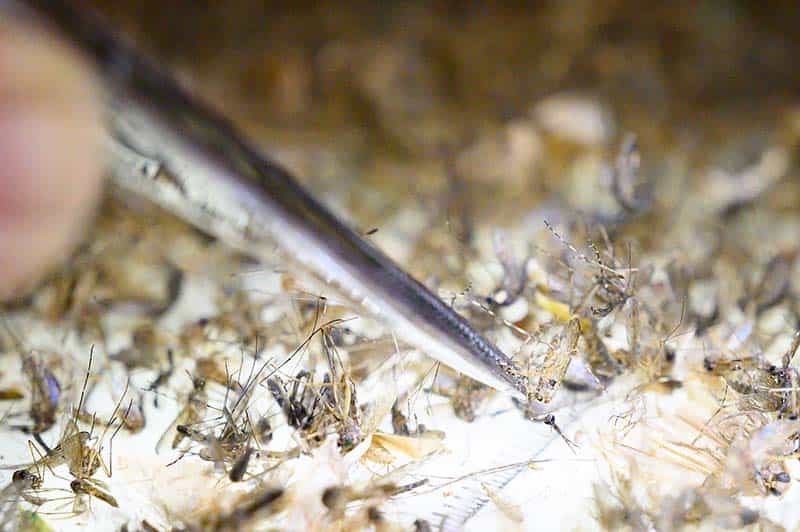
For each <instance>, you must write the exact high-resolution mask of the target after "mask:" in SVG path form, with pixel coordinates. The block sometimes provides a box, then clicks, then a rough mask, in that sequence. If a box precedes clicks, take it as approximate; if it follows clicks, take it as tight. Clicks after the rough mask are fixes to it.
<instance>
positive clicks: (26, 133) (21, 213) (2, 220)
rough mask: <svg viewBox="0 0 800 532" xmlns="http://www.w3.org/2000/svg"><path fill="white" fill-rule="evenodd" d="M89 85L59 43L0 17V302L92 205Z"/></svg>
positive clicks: (96, 132) (72, 236)
mask: <svg viewBox="0 0 800 532" xmlns="http://www.w3.org/2000/svg"><path fill="white" fill-rule="evenodd" d="M0 15H2V13H0ZM6 18H7V17H6ZM93 81H94V79H93V77H92V75H91V73H90V71H89V69H88V67H87V66H86V65H85V64H83V63H82V62H81V61H80V60H79V58H78V57H77V56H76V54H75V53H74V52H73V51H72V50H71V49H69V48H68V46H66V45H65V44H64V43H62V42H61V41H59V40H57V39H56V38H55V37H53V36H51V35H47V34H46V33H45V32H44V31H43V30H41V29H38V28H33V27H30V26H28V25H27V24H20V23H19V21H13V20H4V19H3V18H2V17H0V300H1V299H7V298H11V297H16V296H19V295H22V294H23V293H24V292H25V291H26V290H28V289H30V288H31V287H32V286H33V285H34V284H35V283H36V282H37V281H38V280H39V279H40V278H41V277H42V275H44V274H45V273H46V272H47V271H48V270H49V269H50V268H52V267H53V266H54V265H56V264H57V263H58V262H59V261H63V260H65V259H66V258H67V257H68V256H69V253H70V251H71V247H72V246H73V245H74V244H75V242H76V240H77V239H78V238H79V236H80V234H81V229H82V227H83V225H84V223H85V222H86V221H87V220H88V218H89V216H90V214H91V212H92V210H93V207H94V205H95V203H96V200H97V197H98V195H99V190H100V177H101V171H102V166H101V165H102V159H101V151H100V139H101V137H100V131H101V129H100V115H99V109H98V107H99V105H98V102H99V93H98V91H97V90H96V86H95V84H94V83H93Z"/></svg>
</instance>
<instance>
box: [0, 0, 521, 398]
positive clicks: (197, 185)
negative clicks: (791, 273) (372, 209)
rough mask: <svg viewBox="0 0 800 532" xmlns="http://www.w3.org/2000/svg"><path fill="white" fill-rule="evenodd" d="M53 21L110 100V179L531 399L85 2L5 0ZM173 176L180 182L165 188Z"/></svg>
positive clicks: (438, 304)
mask: <svg viewBox="0 0 800 532" xmlns="http://www.w3.org/2000/svg"><path fill="white" fill-rule="evenodd" d="M4 4H5V5H6V6H7V7H11V8H12V10H13V11H17V12H19V13H20V14H21V15H32V16H33V17H34V18H35V19H39V20H40V21H41V22H42V23H44V24H46V25H49V26H50V28H51V29H52V30H55V31H57V32H58V33H60V34H61V35H62V36H63V37H65V38H66V40H67V41H69V42H71V43H72V44H73V45H74V46H75V47H76V48H77V49H78V50H79V51H80V52H82V53H83V55H85V56H86V57H87V58H88V59H89V60H90V62H91V63H92V64H93V65H94V67H95V68H96V70H97V72H98V74H99V77H100V79H101V80H102V82H103V84H104V86H105V88H106V92H107V99H108V102H107V103H108V105H107V108H108V116H107V126H108V131H109V134H110V135H109V136H110V139H111V140H110V152H111V155H112V159H113V162H112V164H111V170H112V171H111V173H112V177H113V179H114V180H115V181H116V182H117V183H118V184H120V185H121V186H122V187H124V188H125V189H126V190H132V191H134V192H136V193H137V194H141V195H144V196H146V197H147V198H149V199H152V200H154V201H156V202H157V203H159V204H161V205H162V206H164V207H165V208H167V209H169V210H170V211H172V212H175V213H176V214H178V215H179V216H181V217H183V218H185V219H186V220H187V221H188V222H189V223H191V224H193V225H195V226H198V227H200V228H201V229H203V230H206V231H208V232H209V233H211V234H213V235H214V236H216V237H218V238H220V239H222V240H223V241H225V242H226V243H230V244H232V245H235V246H236V247H239V248H241V247H244V248H245V249H246V250H247V251H248V252H249V253H250V254H252V255H254V256H258V257H259V258H266V256H267V253H272V251H271V250H270V248H269V246H267V245H266V244H265V243H264V242H265V241H266V240H267V239H271V241H272V242H274V243H275V244H277V246H278V247H279V248H280V249H281V250H282V251H283V252H284V253H285V254H286V255H288V256H289V257H290V258H291V259H292V260H294V261H296V262H297V263H298V264H299V265H301V266H302V267H303V268H304V269H306V270H307V271H308V272H310V273H311V274H312V275H314V276H315V277H316V278H317V279H319V280H321V281H322V282H324V283H326V284H328V285H330V286H331V287H332V288H333V289H334V290H337V291H338V293H339V294H342V295H344V296H345V297H346V298H347V299H349V300H350V301H352V302H354V303H356V304H358V305H360V306H361V307H362V308H363V309H364V310H366V311H367V312H368V313H369V314H370V315H372V316H373V317H375V318H376V319H378V320H379V321H381V322H382V323H384V324H385V325H386V326H387V327H388V328H389V329H391V330H392V331H394V333H395V334H396V335H397V337H398V338H399V339H401V340H402V341H403V342H405V343H408V344H410V345H412V346H414V347H416V348H418V349H419V350H421V351H422V352H424V353H426V354H428V355H429V356H431V357H433V358H434V359H436V360H438V361H440V362H441V363H443V364H445V365H447V366H449V367H451V368H453V369H455V370H457V371H460V372H462V373H464V374H466V375H468V376H469V377H471V378H473V379H476V380H478V381H480V382H482V383H484V384H486V385H488V386H491V387H493V388H495V389H498V390H501V391H506V392H512V393H522V394H525V393H526V388H527V386H526V384H527V380H526V379H525V377H524V376H522V375H521V374H520V372H519V370H518V369H517V367H516V366H515V364H514V363H513V361H512V360H511V359H510V358H509V357H507V356H506V355H505V354H504V353H502V352H501V351H500V350H499V349H498V348H497V347H496V346H495V345H493V344H492V343H491V342H490V341H488V340H487V339H486V338H484V337H483V336H482V335H481V334H480V333H478V332H477V331H476V330H475V329H474V328H473V327H472V326H471V325H470V324H469V323H468V322H467V320H465V319H464V318H463V317H462V316H460V315H459V314H458V313H456V312H455V311H454V310H453V309H452V308H451V307H450V306H448V305H446V304H445V303H444V302H442V301H441V300H440V299H439V298H438V297H437V296H436V295H434V294H433V293H432V292H431V291H430V290H428V289H427V288H426V287H425V286H423V285H422V284H421V283H419V282H417V281H416V280H415V279H413V278H412V277H411V276H410V275H409V274H408V273H406V272H405V271H404V270H403V269H402V268H401V267H399V266H398V265H397V264H396V263H395V262H394V261H392V260H391V259H390V258H389V257H388V256H386V255H385V254H384V253H383V252H381V251H380V250H379V249H378V248H376V247H375V246H373V245H372V244H370V243H369V242H367V241H366V240H365V239H363V238H362V237H361V236H360V235H359V234H358V233H356V232H355V231H353V230H352V229H350V228H349V227H348V226H347V225H346V224H345V223H343V222H342V221H341V220H339V219H338V218H337V217H336V216H335V215H334V214H333V213H332V212H331V211H330V210H329V209H328V208H326V207H325V206H324V205H323V204H322V203H320V202H319V201H318V200H317V199H315V198H314V197H313V196H312V195H311V194H309V192H308V191H307V190H305V189H304V188H303V187H302V186H301V185H300V184H299V183H298V181H296V180H295V178H294V177H292V176H291V175H290V174H289V173H288V172H287V171H286V170H285V169H283V168H282V167H281V166H279V165H278V164H276V163H275V162H273V161H271V160H270V159H269V158H268V157H266V156H264V155H263V154H262V153H260V152H259V151H258V150H257V149H256V148H254V147H253V145H252V144H251V143H250V142H248V141H247V140H246V139H245V138H244V137H243V136H242V135H241V134H240V133H239V132H238V131H237V130H236V128H235V127H234V126H233V125H232V124H231V123H230V122H229V121H228V120H226V119H225V118H224V117H222V116H220V115H219V114H217V113H215V112H214V111H213V110H212V109H210V108H209V107H208V106H206V105H204V104H203V103H201V102H200V101H198V100H196V99H195V98H194V97H192V96H191V95H190V94H189V93H188V92H186V91H185V90H184V89H182V88H181V87H180V85H179V84H178V83H177V82H176V81H174V79H173V78H172V77H171V76H170V75H169V74H168V73H166V72H164V71H163V70H162V69H160V68H159V67H158V66H157V65H156V64H154V63H153V62H151V61H150V60H148V59H147V58H145V57H144V56H143V55H141V54H140V53H139V52H137V51H136V50H135V49H134V48H133V47H132V46H131V45H130V44H128V43H127V42H125V41H124V39H123V38H121V37H120V36H119V35H117V34H116V33H114V32H113V31H112V30H110V29H109V28H110V26H109V25H108V24H107V23H106V22H105V21H104V20H103V19H102V18H100V17H99V15H97V14H96V13H93V12H92V11H91V10H90V9H89V7H88V6H85V5H83V4H81V3H80V2H70V1H68V0H0V7H2V6H3V5H4ZM164 174H167V175H169V176H171V178H172V179H173V180H174V184H175V186H173V187H165V186H164V185H163V179H160V180H159V179H158V177H159V176H163V175H164Z"/></svg>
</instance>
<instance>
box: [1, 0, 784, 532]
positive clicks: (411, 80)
mask: <svg viewBox="0 0 800 532" xmlns="http://www.w3.org/2000/svg"><path fill="white" fill-rule="evenodd" d="M95 3H96V4H98V5H100V6H101V7H103V9H104V10H105V11H107V12H108V13H110V14H111V15H113V17H114V20H115V21H116V22H118V23H119V24H120V27H123V28H125V29H126V31H130V32H131V34H132V35H134V36H136V38H137V39H139V40H140V41H142V42H144V43H146V44H148V45H149V46H148V48H149V49H150V50H152V51H153V52H154V53H155V54H156V55H157V56H159V57H160V58H161V60H162V61H163V62H164V63H165V64H168V65H169V66H170V67H171V68H172V69H173V70H174V71H176V72H177V73H178V75H179V76H180V77H181V79H182V80H183V81H184V82H185V83H186V85H187V87H188V88H189V89H190V90H192V91H195V92H197V93H199V94H200V95H201V96H203V97H205V98H206V99H207V100H208V101H209V102H212V103H213V104H214V105H216V106H217V107H219V108H220V109H222V110H223V111H224V112H226V113H227V114H228V115H230V116H232V117H233V118H234V119H235V121H236V122H237V124H239V125H240V126H241V127H242V128H243V129H244V130H245V131H246V132H247V133H248V134H249V135H251V136H253V137H254V138H255V139H256V140H257V141H258V142H260V143H263V147H264V148H265V151H266V152H267V153H270V154H272V155H274V156H275V157H276V158H277V159H278V160H280V161H281V162H282V163H283V164H285V165H287V166H288V167H289V168H290V169H291V170H292V171H293V172H295V173H297V174H298V175H299V176H300V177H301V178H302V179H303V181H304V184H306V185H307V186H308V187H309V189H311V190H312V191H313V192H314V194H315V195H317V196H318V197H319V198H321V199H322V200H323V201H324V202H325V203H326V204H327V205H329V206H330V207H331V208H332V209H333V210H334V211H336V212H337V214H339V215H341V216H342V217H344V218H345V219H347V220H348V222H349V223H350V224H351V225H352V226H353V227H354V228H356V229H357V230H359V231H360V232H361V233H362V234H363V235H364V237H365V238H367V239H369V240H370V241H371V242H373V243H374V244H375V245H376V246H378V247H380V248H381V249H382V250H384V251H386V253H387V254H389V255H390V256H391V257H392V258H393V259H394V260H396V261H397V262H398V263H399V264H401V265H402V266H403V267H404V268H406V269H407V270H408V271H409V272H410V273H411V274H412V275H413V276H414V277H415V278H417V279H418V280H419V281H420V282H422V283H424V284H425V285H426V286H427V287H429V288H430V289H431V290H432V291H434V293H436V294H437V295H438V296H439V297H440V298H441V299H442V300H443V301H445V302H446V303H447V304H448V305H450V306H452V307H453V308H454V309H455V310H456V311H457V312H459V313H460V314H462V315H463V316H465V317H466V318H467V319H468V320H469V321H470V323H472V324H473V325H474V326H475V327H476V328H477V329H478V330H479V331H480V332H481V333H482V334H484V335H485V336H486V337H487V338H488V339H490V340H491V341H492V342H494V343H495V344H496V345H497V346H498V347H499V348H500V349H501V350H502V351H503V352H505V353H506V354H508V355H509V356H510V357H511V358H512V359H513V360H514V363H515V364H516V366H517V368H518V369H519V371H520V373H521V374H522V375H524V377H525V378H526V380H527V383H528V390H527V396H526V397H524V398H516V397H515V398H512V397H505V396H503V395H502V394H499V393H497V392H495V391H494V390H492V389H490V388H488V387H486V386H484V385H482V384H480V383H478V382H476V381H473V380H471V379H469V378H467V377H465V376H463V375H460V374H459V373H458V372H457V371H454V370H453V369H451V368H448V367H445V366H442V365H439V364H437V363H435V362H434V361H433V360H432V359H429V358H428V357H426V356H425V354H424V352H420V351H419V350H416V349H412V348H410V347H409V346H408V345H407V344H405V342H404V339H403V338H402V337H398V336H396V335H394V334H393V333H392V331H391V329H390V328H387V327H385V326H382V325H381V324H379V323H377V322H376V321H373V320H372V319H370V317H369V316H368V315H365V314H362V313H361V312H360V310H359V309H358V307H354V306H353V305H351V304H350V302H348V301H346V300H344V299H341V298H340V297H339V295H337V294H336V293H335V292H333V291H331V290H328V288H327V287H325V286H320V285H319V284H313V283H307V278H306V276H305V273H304V272H303V270H302V265H296V264H291V263H289V262H287V261H286V260H285V259H284V257H282V256H281V255H280V254H279V253H278V252H277V251H276V254H275V259H274V261H272V262H270V263H266V262H263V261H257V260H255V259H254V258H252V257H250V256H248V255H247V254H246V253H244V252H241V251H234V250H233V249H230V248H228V247H226V246H225V244H224V243H223V242H220V241H218V240H216V239H214V238H213V237H210V236H209V235H207V234H205V233H203V232H201V231H199V230H197V229H194V228H192V227H191V226H189V225H187V224H185V223H184V222H182V221H180V220H178V219H176V218H175V217H173V216H172V215H171V214H170V213H167V212H164V211H162V210H159V209H158V208H157V207H155V206H153V205H150V204H148V203H147V202H145V201H144V200H142V199H139V198H134V197H131V196H130V195H129V194H127V193H123V192H122V191H120V190H116V189H114V188H113V187H112V186H109V188H108V190H107V193H106V195H105V199H104V201H103V204H102V205H101V207H100V209H99V212H98V215H97V218H96V220H95V221H94V223H93V224H92V225H91V227H90V228H89V229H88V231H87V234H86V236H85V238H84V240H83V241H82V243H81V245H80V246H79V247H78V248H77V249H76V250H75V251H74V253H73V255H72V256H71V257H70V258H69V259H68V260H67V261H65V263H64V264H63V265H62V266H61V267H60V268H59V269H58V270H56V271H54V272H52V273H51V275H50V276H49V277H47V278H46V279H44V280H43V281H42V283H41V284H40V285H39V286H38V287H37V288H36V289H35V290H34V291H33V292H32V293H30V294H27V295H25V296H24V297H22V298H20V299H19V300H16V301H10V302H5V303H4V304H3V307H2V313H0V440H1V441H2V447H0V479H2V485H0V530H37V531H43V530H70V529H78V528H82V527H87V526H88V527H94V528H98V529H103V530H109V529H117V530H147V531H151V530H186V531H205V530H215V531H216V530H240V529H242V530H275V529H278V530H375V531H394V530H398V531H399V530H415V531H427V530H440V529H441V530H452V529H454V528H453V526H455V527H456V528H455V529H459V528H458V527H459V526H461V525H463V522H462V521H453V519H454V518H450V517H449V515H450V514H451V513H452V514H456V513H458V512H462V513H461V514H459V515H462V514H463V517H464V518H466V517H471V516H472V513H470V512H472V511H473V510H472V509H473V508H474V509H477V508H478V507H483V506H486V507H487V508H489V509H490V510H491V511H493V512H494V518H495V519H496V520H497V522H498V523H501V524H502V526H505V527H506V529H511V530H514V529H536V528H537V524H538V523H540V521H539V520H540V519H544V517H542V514H546V513H549V512H552V513H555V512H557V511H559V510H558V508H557V507H558V504H562V505H563V504H565V503H564V502H563V501H561V502H559V503H554V502H553V501H552V500H549V501H548V500H546V499H544V498H543V497H542V500H544V503H541V501H539V503H540V504H538V505H537V500H536V498H537V497H538V495H537V496H536V497H534V496H533V495H530V494H529V493H528V492H525V491H524V489H521V490H517V491H516V492H515V491H514V490H505V489H504V484H503V485H500V484H498V483H494V482H493V481H490V480H489V479H490V478H495V477H492V475H496V474H497V473H498V472H504V471H508V470H511V469H513V470H515V471H516V470H520V471H524V475H527V476H529V477H530V478H531V479H532V482H533V483H539V482H541V483H543V484H547V483H549V482H556V481H560V480H565V479H564V478H563V477H568V475H567V474H566V473H563V471H567V468H569V467H573V466H574V465H575V464H580V463H590V466H591V468H592V474H591V475H588V476H586V477H578V476H575V477H573V478H566V480H565V481H568V482H569V487H568V492H569V494H572V498H569V497H568V496H567V495H565V497H564V500H565V501H566V500H568V503H566V504H567V505H568V506H569V509H568V510H566V511H564V512H563V513H564V515H565V517H564V520H563V521H561V522H560V523H559V524H560V525H561V526H562V527H564V528H572V529H581V530H582V529H588V530H596V529H603V530H606V529H609V530H667V531H668V530H681V529H685V528H687V527H689V528H693V529H708V530H719V529H743V528H745V529H752V530H765V529H766V530H783V529H785V528H792V526H796V523H797V522H798V519H800V515H798V514H799V513H800V511H798V510H797V508H800V505H798V504H797V501H798V497H800V495H798V491H800V490H798V489H797V487H796V486H795V485H794V484H795V482H796V481H797V480H796V479H797V476H798V460H797V458H798V457H800V420H798V416H799V415H800V370H799V369H798V368H800V355H798V354H797V353H796V351H797V350H798V346H800V261H798V260H797V259H798V250H799V249H800V248H799V247H798V242H800V207H799V206H800V185H799V183H800V181H798V179H797V178H798V170H799V169H800V166H798V157H797V153H798V146H800V101H798V100H797V99H796V93H792V92H791V91H788V90H783V89H785V88H786V87H791V86H797V83H798V79H797V78H798V76H799V75H800V74H798V73H797V69H794V68H791V67H792V64H793V63H792V60H791V59H792V58H793V57H794V55H793V54H791V53H789V52H790V51H791V50H792V48H791V46H790V45H791V44H792V43H791V42H789V41H790V40H791V39H788V38H784V37H782V36H781V34H780V32H779V31H778V30H777V29H776V27H779V26H780V25H781V20H779V19H780V17H773V16H771V15H769V14H765V13H763V12H761V11H759V9H758V8H756V7H750V8H745V7H743V6H739V4H736V5H733V4H731V5H730V6H727V7H725V6H722V5H716V4H714V5H711V4H709V5H707V6H706V7H705V8H704V10H703V11H702V16H687V15H686V13H687V10H688V9H689V8H688V7H687V6H690V5H691V4H692V2H678V3H676V4H675V5H674V6H672V7H671V8H670V9H668V10H666V11H664V10H662V9H655V8H654V9H653V10H652V12H651V11H650V10H647V11H648V12H647V13H642V10H641V9H640V7H639V5H638V4H634V3H633V2H610V3H607V2H576V3H553V4H552V5H549V4H548V5H547V6H543V7H541V8H539V10H538V11H534V12H531V13H528V12H518V11H515V10H514V9H512V8H490V7H485V6H484V7H482V8H481V9H477V8H475V7H472V8H464V11H463V12H461V11H459V13H454V12H453V8H452V6H450V7H448V6H446V5H444V4H446V3H443V4H442V5H439V4H436V3H433V4H431V5H424V6H423V5H417V4H414V3H410V4H409V5H408V6H405V7H400V6H395V8H393V10H389V11H390V12H383V11H381V8H380V7H370V8H367V7H365V6H363V5H360V4H359V3H358V2H354V3H353V5H354V6H356V8H353V9H345V8H343V9H342V11H341V12H340V13H337V14H336V16H334V15H330V14H327V15H326V14H324V13H321V12H319V11H317V10H315V9H313V8H311V7H309V8H306V9H303V10H300V11H299V12H298V13H297V14H287V13H284V12H282V11H281V12H280V13H279V15H280V16H278V15H275V16H274V17H273V16H272V15H273V14H272V13H271V12H270V13H266V12H262V11H263V9H264V8H263V7H261V8H258V9H256V8H255V7H254V6H253V5H250V4H248V3H247V2H244V1H236V2H226V3H224V6H225V7H224V13H223V12H221V11H220V10H222V9H223V8H222V7H219V8H216V7H209V6H206V7H205V8H203V9H199V8H198V9H197V10H196V11H195V12H193V13H192V14H191V15H187V14H186V13H184V12H182V11H181V9H180V8H179V7H172V5H171V4H170V6H164V5H162V4H163V2H141V3H139V4H141V6H138V7H137V8H136V9H134V8H126V7H125V6H126V5H127V4H126V3H113V4H114V5H105V4H106V3H105V2H101V1H98V2H95ZM607 4H608V5H607ZM611 4H613V5H611ZM720 4H721V3H720ZM176 5H177V4H176ZM222 5H223V4H220V6H222ZM259 5H260V4H259ZM148 6H149V7H148ZM737 6H738V7H737ZM351 7H352V6H351ZM275 9H278V8H277V7H276V8H275ZM748 9H750V10H751V11H753V12H752V13H751V12H750V11H747V10H748ZM260 10H262V11H260ZM262 16H263V17H269V18H270V20H271V21H273V24H272V25H271V26H270V27H269V31H266V30H265V29H264V28H263V27H262V26H260V25H258V24H255V23H254V22H253V21H255V20H259V17H262ZM786 20H792V19H791V17H789V16H788V15H787V18H786ZM223 21H224V23H223ZM787 23H788V22H787ZM176 27H180V28H183V31H185V32H186V35H189V34H192V32H193V31H194V33H197V34H202V35H203V38H202V39H191V46H189V45H188V44H187V43H183V45H185V46H187V47H188V48H187V50H188V51H187V52H186V53H185V54H183V55H181V54H180V53H176V52H175V50H177V49H179V48H180V46H179V45H180V44H181V43H178V45H175V42H174V40H175V39H178V38H179V36H176V35H175V32H174V31H173V29H174V28H176ZM299 28H300V29H299ZM778 29H779V28H778ZM534 30H535V31H534ZM178 33H180V32H178ZM553 43H556V45H554V44H553ZM753 49H758V50H763V57H761V56H759V60H758V61H754V60H753V55H752V53H751V50H753ZM697 50H702V51H703V53H699V52H697V53H695V52H696V51H697ZM676 58H679V59H680V60H678V59H676ZM512 67H513V68H512ZM509 72H513V74H510V73H509ZM532 72H533V73H535V75H533V74H531V73H532ZM734 74H736V75H734ZM793 84H794V85H793ZM781 88H783V89H781ZM232 96H235V97H232ZM753 102H757V103H758V105H757V106H755V105H754V104H753ZM755 107H757V109H755ZM162 173H163V175H160V176H159V177H160V178H163V180H164V182H165V183H166V184H167V186H168V185H169V181H170V176H169V175H166V173H165V172H164V171H162ZM500 419H502V420H503V421H502V423H510V426H511V432H510V434H512V436H511V438H512V439H513V438H514V436H513V435H514V434H517V433H518V434H529V433H530V434H541V435H546V436H548V437H550V438H551V440H548V441H551V442H552V444H548V445H550V447H547V448H546V449H545V448H544V446H543V444H542V445H541V446H540V444H539V443H536V444H533V443H531V444H530V446H529V448H526V447H525V446H526V445H528V442H527V441H515V442H511V441H508V442H499V445H501V447H494V448H489V449H486V448H482V447H481V442H482V441H489V440H490V439H491V438H492V436H493V434H490V433H489V432H492V431H493V429H492V423H493V422H495V421H496V422H497V423H500V421H498V420H500ZM515 430H518V432H514V431H515ZM526 431H529V432H526ZM520 439H523V438H522V437H520ZM492 441H493V440H492ZM512 444H513V445H512ZM493 445H494V443H493ZM512 447H513V448H515V449H518V448H520V447H522V448H523V449H524V453H523V454H522V455H517V454H515V453H516V451H514V452H512V451H511V448H512ZM534 447H535V448H534ZM540 447H541V448H540ZM551 451H552V453H551ZM458 453H462V455H463V456H461V459H462V461H461V462H459V464H460V466H459V467H455V466H454V467H449V466H446V467H445V466H441V465H438V466H437V464H452V463H455V462H453V461H452V460H454V456H456V455H458ZM484 455H492V461H491V464H489V461H488V460H485V461H482V460H483V459H484V458H486V457H485V456H484ZM459 456H460V455H459ZM448 460H451V461H450V462H448ZM547 475H550V476H547ZM545 478H546V479H547V480H541V481H540V480H538V479H545ZM466 483H472V485H475V486H477V487H478V488H477V489H478V490H479V493H478V494H477V495H476V499H474V500H473V499H464V498H463V497H462V495H461V492H459V491H458V490H459V489H460V487H461V486H462V485H464V484H466ZM537 485H538V484H537ZM573 492H574V493H573ZM537 493H538V492H537ZM454 501H455V502H454ZM476 501H477V502H476ZM465 508H466V510H465ZM459 518H461V517H459ZM497 526H498V527H499V526H501V525H500V524H498V525H497Z"/></svg>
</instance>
